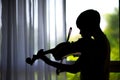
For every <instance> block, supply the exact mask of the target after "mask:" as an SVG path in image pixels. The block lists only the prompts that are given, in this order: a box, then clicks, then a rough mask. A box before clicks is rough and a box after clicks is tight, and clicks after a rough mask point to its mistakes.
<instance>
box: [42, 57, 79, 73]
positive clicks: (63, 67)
mask: <svg viewBox="0 0 120 80" xmlns="http://www.w3.org/2000/svg"><path fill="white" fill-rule="evenodd" d="M40 58H41V59H42V60H43V61H44V62H45V63H46V64H48V65H51V66H53V67H55V68H57V69H59V70H60V71H61V72H71V73H76V72H79V71H80V66H79V65H78V63H75V64H71V65H70V64H62V63H58V62H54V61H51V60H50V59H49V58H47V57H46V56H44V55H43V56H41V57H40Z"/></svg>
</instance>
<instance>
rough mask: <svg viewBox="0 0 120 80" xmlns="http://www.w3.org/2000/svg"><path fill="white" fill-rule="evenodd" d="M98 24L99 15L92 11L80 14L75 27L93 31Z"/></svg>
mask: <svg viewBox="0 0 120 80" xmlns="http://www.w3.org/2000/svg"><path fill="white" fill-rule="evenodd" d="M99 24H100V14H99V12H97V11H96V10H93V9H89V10H86V11H84V12H82V13H81V14H80V15H79V16H78V18H77V20H76V25H77V27H78V28H79V29H80V30H87V31H94V30H95V29H96V28H98V27H99Z"/></svg>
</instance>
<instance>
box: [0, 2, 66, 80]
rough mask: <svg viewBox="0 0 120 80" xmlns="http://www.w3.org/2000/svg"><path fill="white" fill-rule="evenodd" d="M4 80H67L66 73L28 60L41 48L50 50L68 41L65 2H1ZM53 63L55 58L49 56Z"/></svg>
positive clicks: (1, 73) (2, 74)
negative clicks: (57, 72) (28, 62)
mask: <svg viewBox="0 0 120 80" xmlns="http://www.w3.org/2000/svg"><path fill="white" fill-rule="evenodd" d="M1 4H2V18H1V20H2V28H1V31H2V44H1V53H0V55H1V62H0V68H1V69H0V75H1V76H0V79H1V80H66V79H65V78H66V76H65V73H62V74H60V75H59V76H57V75H56V73H55V71H56V69H55V68H53V67H51V66H49V65H47V64H45V63H44V62H43V61H41V60H38V61H36V62H35V63H34V64H33V66H30V65H28V64H26V62H25V59H26V58H27V57H32V55H33V54H36V53H37V51H38V50H39V49H44V50H48V49H51V48H53V47H55V45H56V44H58V43H60V42H64V41H65V38H66V37H65V36H66V32H65V30H66V29H65V10H64V0H1ZM48 57H50V58H51V59H52V60H54V58H53V57H52V55H48Z"/></svg>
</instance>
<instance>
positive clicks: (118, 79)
mask: <svg viewBox="0 0 120 80" xmlns="http://www.w3.org/2000/svg"><path fill="white" fill-rule="evenodd" d="M109 80H120V73H110V78H109Z"/></svg>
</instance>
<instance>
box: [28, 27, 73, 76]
mask: <svg viewBox="0 0 120 80" xmlns="http://www.w3.org/2000/svg"><path fill="white" fill-rule="evenodd" d="M71 31H72V27H70V29H69V33H68V37H67V40H66V42H63V43H61V44H59V45H57V46H56V47H55V48H53V49H50V50H47V51H43V49H41V50H39V51H38V53H37V55H33V57H32V58H30V57H28V58H26V63H28V64H30V65H33V63H34V62H35V61H36V60H38V59H39V56H40V54H44V55H46V54H49V53H51V54H52V55H53V57H54V58H55V60H61V61H60V63H62V60H63V59H64V58H65V56H66V55H68V54H69V53H62V52H56V50H58V49H59V48H60V47H62V46H64V45H67V44H69V42H68V41H69V38H70V35H71ZM59 53H60V54H59ZM59 72H60V70H59V69H57V70H56V73H57V74H59Z"/></svg>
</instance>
